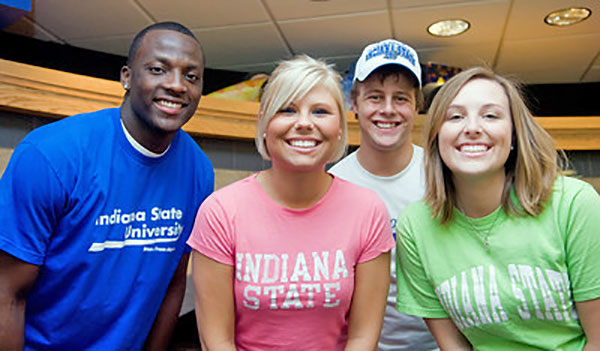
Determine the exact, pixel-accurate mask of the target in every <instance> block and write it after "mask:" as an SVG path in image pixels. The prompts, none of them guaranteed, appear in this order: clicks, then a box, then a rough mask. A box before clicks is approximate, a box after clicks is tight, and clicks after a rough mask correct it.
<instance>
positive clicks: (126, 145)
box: [112, 108, 181, 165]
mask: <svg viewBox="0 0 600 351" xmlns="http://www.w3.org/2000/svg"><path fill="white" fill-rule="evenodd" d="M112 117H113V127H114V128H115V134H116V135H117V138H118V139H119V143H120V144H121V147H122V148H123V150H124V151H125V153H126V154H127V155H129V156H131V157H132V158H133V159H134V160H136V161H138V162H140V163H142V164H149V165H153V164H157V163H161V162H163V161H164V160H166V159H167V158H169V155H171V154H172V153H173V149H176V148H177V144H178V142H179V137H180V134H181V130H179V131H177V133H175V136H174V137H173V140H171V145H170V146H169V148H168V150H167V151H166V152H165V154H164V155H161V156H159V157H150V156H146V155H144V154H142V153H141V152H140V151H139V150H137V149H136V148H135V147H134V146H133V145H131V143H130V142H129V140H127V136H126V135H125V131H124V130H123V128H122V127H121V108H117V109H115V113H114V114H113V116H112Z"/></svg>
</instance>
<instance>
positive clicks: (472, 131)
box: [465, 116, 481, 135]
mask: <svg viewBox="0 0 600 351" xmlns="http://www.w3.org/2000/svg"><path fill="white" fill-rule="evenodd" d="M465 133H466V134H467V135H479V134H481V120H480V118H479V117H477V116H468V117H467V118H465Z"/></svg>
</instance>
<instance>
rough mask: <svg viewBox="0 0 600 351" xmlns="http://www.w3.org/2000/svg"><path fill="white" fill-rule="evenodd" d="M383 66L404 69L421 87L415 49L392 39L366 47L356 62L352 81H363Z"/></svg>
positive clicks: (419, 68) (419, 67)
mask: <svg viewBox="0 0 600 351" xmlns="http://www.w3.org/2000/svg"><path fill="white" fill-rule="evenodd" d="M384 65H400V66H402V67H406V68H407V69H408V70H409V71H410V72H411V73H412V74H413V75H414V76H415V78H417V81H418V82H419V87H421V65H420V64H419V56H418V55H417V52H416V51H415V49H413V48H411V47H410V46H408V45H406V44H404V43H401V42H399V41H397V40H394V39H386V40H382V41H380V42H377V43H374V44H371V45H369V46H367V47H366V48H365V49H364V50H363V52H362V54H361V55H360V58H359V59H358V61H357V62H356V69H355V71H354V79H355V80H356V79H358V80H359V81H361V82H362V81H364V80H365V79H366V78H367V77H368V76H369V74H371V73H372V72H373V71H374V70H376V69H377V68H379V67H381V66H384Z"/></svg>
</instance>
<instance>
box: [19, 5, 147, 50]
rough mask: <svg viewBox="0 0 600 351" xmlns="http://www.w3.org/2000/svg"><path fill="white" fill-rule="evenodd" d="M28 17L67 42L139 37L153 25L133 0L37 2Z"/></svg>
mask: <svg viewBox="0 0 600 351" xmlns="http://www.w3.org/2000/svg"><path fill="white" fill-rule="evenodd" d="M27 16H28V17H29V18H31V19H32V20H33V21H35V22H37V23H39V24H40V25H41V26H42V27H44V28H46V29H48V30H49V31H50V32H51V33H53V34H55V35H56V36H58V37H60V38H62V39H65V40H66V41H68V40H69V39H80V38H100V37H105V36H112V35H122V34H132V33H133V34H135V33H136V32H138V31H139V30H140V29H142V28H144V27H145V26H147V25H149V24H151V23H152V21H151V19H149V18H148V17H147V16H146V15H145V14H144V13H143V11H140V9H139V7H138V6H137V5H135V4H134V3H133V2H132V0H102V1H84V0H53V1H36V2H35V9H34V12H33V13H31V14H29V15H27Z"/></svg>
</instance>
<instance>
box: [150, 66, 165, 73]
mask: <svg viewBox="0 0 600 351" xmlns="http://www.w3.org/2000/svg"><path fill="white" fill-rule="evenodd" d="M148 70H149V71H150V73H152V74H161V73H163V72H164V71H165V70H164V69H163V68H162V67H160V66H150V67H148Z"/></svg>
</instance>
